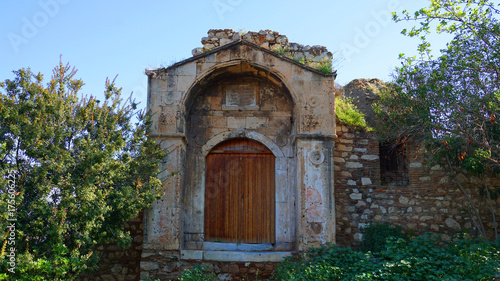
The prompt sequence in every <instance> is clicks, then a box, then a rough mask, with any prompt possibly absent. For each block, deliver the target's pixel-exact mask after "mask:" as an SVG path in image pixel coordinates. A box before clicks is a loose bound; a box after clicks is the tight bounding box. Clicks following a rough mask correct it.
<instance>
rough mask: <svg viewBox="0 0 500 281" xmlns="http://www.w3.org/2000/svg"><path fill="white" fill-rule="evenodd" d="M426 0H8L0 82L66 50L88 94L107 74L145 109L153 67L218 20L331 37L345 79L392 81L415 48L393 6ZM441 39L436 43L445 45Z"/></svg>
mask: <svg viewBox="0 0 500 281" xmlns="http://www.w3.org/2000/svg"><path fill="white" fill-rule="evenodd" d="M427 5H428V1H423V0H376V1H374V0H359V1H332V0H330V1H327V0H325V1H323V0H317V1H294V0H288V1H271V0H268V1H261V0H252V1H251V0H206V1H201V0H191V1H188V0H185V1H179V0H176V1H174V0H143V1H127V0H121V1H116V0H110V1H95V0H87V1H81V0H39V1H31V0H25V1H16V0H4V1H2V3H1V6H0V7H1V8H2V9H1V10H2V16H1V17H0V62H1V64H0V65H1V67H0V80H1V81H3V80H5V79H12V78H13V74H12V71H13V70H17V69H20V68H23V67H30V68H31V70H32V71H34V72H41V73H43V74H45V78H46V80H48V79H49V78H50V74H51V70H52V68H53V67H54V66H55V65H57V64H58V62H59V56H60V55H62V60H63V62H69V63H70V64H71V65H72V66H75V67H76V68H77V69H78V74H77V77H79V78H81V79H82V80H83V81H84V82H85V84H86V85H85V87H84V88H83V91H82V93H84V94H92V95H95V96H102V93H103V90H104V82H105V80H106V77H109V78H114V77H115V76H116V75H118V78H117V80H116V82H117V85H118V86H120V87H123V93H124V94H126V95H128V94H130V93H131V92H133V96H134V97H135V98H136V99H137V100H138V101H140V102H141V107H145V101H146V88H147V84H146V81H147V80H146V76H145V74H144V70H145V69H146V68H156V67H160V66H165V65H169V64H171V63H172V62H176V61H180V60H183V59H186V58H189V57H191V50H192V49H193V48H196V47H201V42H200V39H201V37H203V36H206V34H207V31H208V30H209V29H212V28H232V29H234V30H246V31H259V30H261V29H271V30H275V31H278V32H279V33H280V34H284V35H286V36H287V37H288V39H289V41H290V42H297V43H300V44H304V45H323V46H326V47H327V48H328V49H329V50H330V51H332V52H337V54H339V56H341V57H342V61H341V63H340V64H339V65H338V76H337V82H338V83H339V84H341V85H345V84H347V83H348V82H349V81H351V80H353V79H355V78H380V79H382V80H384V81H389V80H390V74H391V72H392V71H393V69H394V67H395V66H397V65H399V64H400V62H399V61H398V54H399V53H406V54H416V51H415V50H416V45H417V44H418V41H417V40H415V39H410V38H407V37H404V36H403V35H401V34H400V32H401V30H402V29H403V28H405V27H408V26H409V24H408V23H394V22H393V21H392V20H391V16H390V13H391V12H392V11H401V10H403V9H408V10H410V11H414V10H416V9H418V8H421V7H425V6H427ZM444 39H445V38H443V36H438V37H433V43H434V46H435V47H434V49H439V48H442V47H443V46H444V44H445V41H444Z"/></svg>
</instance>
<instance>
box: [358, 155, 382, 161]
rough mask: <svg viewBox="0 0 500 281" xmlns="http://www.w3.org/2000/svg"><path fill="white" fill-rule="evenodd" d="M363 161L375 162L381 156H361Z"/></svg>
mask: <svg viewBox="0 0 500 281" xmlns="http://www.w3.org/2000/svg"><path fill="white" fill-rule="evenodd" d="M361 159H363V160H369V161H373V160H377V159H379V156H378V155H363V156H361Z"/></svg>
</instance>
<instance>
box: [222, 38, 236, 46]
mask: <svg viewBox="0 0 500 281" xmlns="http://www.w3.org/2000/svg"><path fill="white" fill-rule="evenodd" d="M219 42H220V45H221V46H224V45H226V44H229V43H231V42H233V41H232V40H231V39H227V38H222V39H220V41H219Z"/></svg>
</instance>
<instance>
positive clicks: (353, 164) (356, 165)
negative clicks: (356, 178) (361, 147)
mask: <svg viewBox="0 0 500 281" xmlns="http://www.w3.org/2000/svg"><path fill="white" fill-rule="evenodd" d="M345 166H346V168H351V169H357V168H363V164H361V163H359V162H347V163H346V165H345Z"/></svg>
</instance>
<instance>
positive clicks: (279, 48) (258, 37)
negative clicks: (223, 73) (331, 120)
mask: <svg viewBox="0 0 500 281" xmlns="http://www.w3.org/2000/svg"><path fill="white" fill-rule="evenodd" d="M238 40H245V41H248V42H250V43H253V44H256V45H258V46H261V47H263V48H266V49H270V50H272V51H275V52H277V53H279V54H280V55H283V56H285V57H288V58H291V59H293V60H296V61H299V62H301V63H303V64H306V65H308V66H311V67H318V66H319V65H321V64H324V63H328V64H330V65H331V63H332V58H333V54H332V53H331V52H329V51H328V50H327V49H326V47H324V46H319V45H314V46H309V45H302V44H298V43H292V42H289V41H288V38H287V37H286V36H285V35H282V34H279V33H278V32H276V31H272V30H268V29H267V30H260V31H259V32H254V31H249V32H238V31H234V30H232V29H210V30H209V31H208V32H207V36H206V37H203V38H202V39H201V43H202V44H203V47H201V48H195V49H193V51H192V53H193V56H196V55H200V54H202V53H203V52H206V51H210V50H212V49H214V48H217V47H220V46H224V45H226V44H228V43H231V42H233V41H238Z"/></svg>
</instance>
